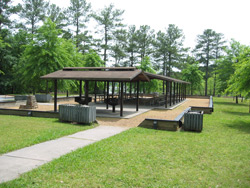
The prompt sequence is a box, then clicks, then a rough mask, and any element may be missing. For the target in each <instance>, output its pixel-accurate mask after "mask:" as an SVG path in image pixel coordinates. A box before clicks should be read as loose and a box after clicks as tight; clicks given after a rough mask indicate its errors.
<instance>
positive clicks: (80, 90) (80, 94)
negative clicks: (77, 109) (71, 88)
mask: <svg viewBox="0 0 250 188" xmlns="http://www.w3.org/2000/svg"><path fill="white" fill-rule="evenodd" d="M79 97H80V99H81V98H82V80H80V89H79Z"/></svg>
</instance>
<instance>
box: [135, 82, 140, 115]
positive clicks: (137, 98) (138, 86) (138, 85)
mask: <svg viewBox="0 0 250 188" xmlns="http://www.w3.org/2000/svg"><path fill="white" fill-rule="evenodd" d="M139 90H140V83H139V81H137V93H136V111H138V110H139Z"/></svg>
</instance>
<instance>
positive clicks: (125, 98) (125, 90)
mask: <svg viewBox="0 0 250 188" xmlns="http://www.w3.org/2000/svg"><path fill="white" fill-rule="evenodd" d="M125 99H127V82H125Z"/></svg>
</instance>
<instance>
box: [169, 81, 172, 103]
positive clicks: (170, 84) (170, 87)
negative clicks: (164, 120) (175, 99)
mask: <svg viewBox="0 0 250 188" xmlns="http://www.w3.org/2000/svg"><path fill="white" fill-rule="evenodd" d="M169 106H172V82H169Z"/></svg>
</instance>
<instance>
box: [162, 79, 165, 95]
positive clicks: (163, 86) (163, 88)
mask: <svg viewBox="0 0 250 188" xmlns="http://www.w3.org/2000/svg"><path fill="white" fill-rule="evenodd" d="M164 92H165V83H164V80H163V81H162V94H163V95H164Z"/></svg>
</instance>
